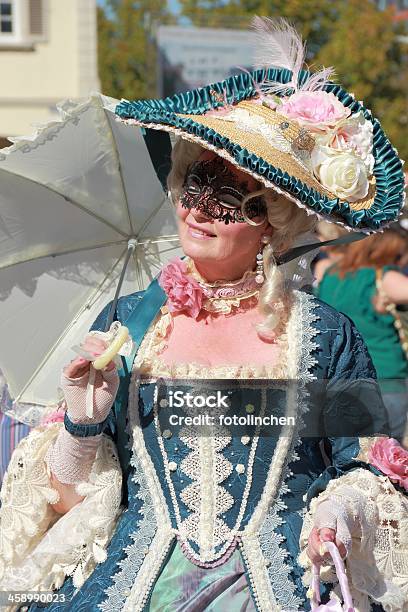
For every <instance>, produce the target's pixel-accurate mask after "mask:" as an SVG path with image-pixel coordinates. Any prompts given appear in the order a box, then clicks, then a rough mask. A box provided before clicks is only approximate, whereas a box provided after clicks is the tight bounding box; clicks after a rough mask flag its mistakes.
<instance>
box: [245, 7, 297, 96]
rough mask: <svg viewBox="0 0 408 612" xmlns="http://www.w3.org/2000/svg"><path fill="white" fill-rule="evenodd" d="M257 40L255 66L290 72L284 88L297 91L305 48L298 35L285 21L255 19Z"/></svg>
mask: <svg viewBox="0 0 408 612" xmlns="http://www.w3.org/2000/svg"><path fill="white" fill-rule="evenodd" d="M252 27H253V28H254V30H255V33H256V38H257V41H256V42H257V50H256V53H255V58H254V60H255V65H256V66H266V67H270V66H276V67H277V68H287V69H288V70H290V71H291V72H292V80H291V82H290V83H287V84H286V85H285V88H286V89H287V88H288V87H294V88H295V89H297V84H298V77H299V72H300V71H301V69H302V66H303V63H304V61H305V53H306V46H305V45H304V43H303V41H302V38H301V36H300V34H299V33H298V32H297V31H296V30H295V28H294V27H293V26H292V25H290V23H288V22H287V21H286V20H285V19H282V18H280V19H270V18H269V17H255V18H254V19H253V21H252Z"/></svg>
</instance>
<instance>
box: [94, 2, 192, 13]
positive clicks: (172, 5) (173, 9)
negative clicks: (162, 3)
mask: <svg viewBox="0 0 408 612" xmlns="http://www.w3.org/2000/svg"><path fill="white" fill-rule="evenodd" d="M97 4H98V5H99V6H103V5H104V4H105V0H97ZM167 4H168V5H169V8H170V10H171V12H172V13H178V12H179V10H180V6H179V3H178V1H177V0H167Z"/></svg>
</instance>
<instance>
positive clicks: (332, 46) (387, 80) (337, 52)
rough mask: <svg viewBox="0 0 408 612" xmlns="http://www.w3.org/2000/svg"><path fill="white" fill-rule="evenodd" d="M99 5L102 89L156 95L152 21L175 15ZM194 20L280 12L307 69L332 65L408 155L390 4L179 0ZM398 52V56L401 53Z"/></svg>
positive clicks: (155, 7) (405, 80) (407, 76)
mask: <svg viewBox="0 0 408 612" xmlns="http://www.w3.org/2000/svg"><path fill="white" fill-rule="evenodd" d="M106 4H107V8H106V10H102V9H100V10H99V65H100V77H101V81H102V86H103V91H104V92H105V93H107V94H109V95H112V96H114V97H118V98H120V97H122V96H123V97H126V98H143V97H151V96H153V97H154V96H155V95H156V83H155V75H156V53H157V51H156V49H155V45H154V42H153V40H152V38H153V34H154V33H153V32H152V29H153V25H154V24H155V23H174V22H175V18H174V16H172V15H171V14H170V13H169V11H168V10H167V7H166V3H165V2H159V1H157V0H141V1H139V2H134V1H133V2H132V1H131V0H122V1H120V0H110V1H107V3H106ZM179 5H180V9H181V13H182V15H183V16H184V18H185V19H188V20H189V21H190V22H191V23H192V24H193V25H197V26H202V27H224V28H247V27H248V26H249V23H250V20H251V17H252V16H253V15H267V16H269V17H286V18H287V19H289V20H290V21H291V22H292V23H294V25H295V26H296V27H297V28H298V29H299V31H300V32H301V33H302V35H303V37H304V38H305V39H306V40H307V41H308V56H307V61H308V64H309V66H311V67H312V69H315V68H317V67H319V66H320V65H321V64H322V62H324V65H326V66H330V65H333V66H335V68H336V74H337V78H338V81H339V83H341V84H342V85H343V86H344V87H345V88H346V89H348V90H349V91H352V92H353V93H354V94H355V96H356V98H357V99H358V100H360V99H362V100H364V103H365V105H366V106H367V107H368V108H371V109H372V111H373V113H374V115H376V116H378V117H379V118H380V120H381V122H382V124H383V126H384V128H385V130H386V132H387V134H388V135H389V137H390V138H391V140H392V141H393V142H394V143H395V144H396V146H397V148H398V150H399V153H400V155H401V156H402V157H403V158H406V157H407V156H408V140H407V139H406V138H405V137H404V131H405V130H406V127H407V124H408V111H407V88H408V68H407V63H406V61H405V62H404V59H406V55H407V53H408V47H407V45H406V43H405V49H404V46H403V45H404V43H401V42H399V41H398V38H397V34H398V32H397V28H396V26H395V24H394V22H393V19H392V16H393V13H392V9H388V10H386V11H379V10H378V9H377V7H376V6H375V4H374V3H373V2H372V1H371V0H331V1H330V2H322V0H179ZM404 54H405V58H404Z"/></svg>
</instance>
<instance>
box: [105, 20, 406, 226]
mask: <svg viewBox="0 0 408 612" xmlns="http://www.w3.org/2000/svg"><path fill="white" fill-rule="evenodd" d="M255 27H256V28H257V31H258V37H259V49H260V56H259V61H258V65H264V66H269V67H265V68H263V69H259V70H255V71H253V72H248V73H241V74H238V75H237V76H232V77H230V78H228V79H226V80H224V81H221V82H219V83H214V84H211V85H208V86H207V87H202V88H199V89H194V90H191V91H187V92H185V93H180V94H177V95H174V96H172V97H168V98H165V99H163V100H136V101H128V100H122V101H121V103H120V104H119V105H118V107H117V109H116V113H117V115H118V116H119V117H120V118H121V119H122V120H124V121H129V122H131V123H136V124H138V125H140V126H143V127H146V128H152V129H155V130H165V131H168V132H172V133H174V134H176V135H178V136H180V137H182V138H184V139H186V140H189V141H192V142H195V143H198V144H200V145H201V146H202V147H204V148H205V149H209V150H212V151H215V152H216V153H217V154H218V155H220V156H221V157H223V158H225V159H227V160H228V161H230V162H231V163H233V164H234V165H235V166H237V167H238V168H240V169H242V170H244V171H245V172H247V173H248V174H250V175H251V176H253V177H254V178H255V179H257V180H258V181H259V182H260V183H261V184H263V185H265V187H269V188H272V189H275V190H276V191H277V192H279V193H281V194H284V195H285V196H286V197H287V198H289V199H290V200H292V201H294V202H295V203H296V204H297V205H299V206H300V207H303V208H305V209H306V210H307V211H308V212H310V213H315V214H316V215H318V216H319V217H320V218H322V219H326V220H328V221H331V222H335V223H340V224H342V225H344V226H345V227H347V228H349V229H354V230H359V231H362V232H366V233H369V232H373V231H376V230H379V229H381V228H382V227H385V226H387V225H388V224H389V223H390V222H391V221H394V220H396V219H397V217H398V216H399V214H400V211H401V208H402V206H403V202H404V174H403V170H402V162H401V160H400V159H399V157H398V154H397V151H396V149H395V148H394V147H393V146H392V145H391V143H390V141H389V140H388V138H387V137H386V135H385V134H384V132H383V130H382V129H381V125H380V123H379V121H378V120H377V119H375V118H374V117H373V116H372V114H371V112H370V111H369V110H368V109H367V108H365V107H364V105H363V104H362V102H358V101H357V100H355V99H354V96H353V94H351V93H348V92H347V91H345V90H344V89H343V88H342V87H340V86H339V85H336V84H334V83H333V82H331V81H330V80H329V77H330V76H331V75H332V74H333V70H332V69H331V68H329V69H323V70H321V71H319V72H316V73H312V72H310V71H308V70H303V69H302V66H303V62H304V54H305V46H304V44H303V42H302V40H301V38H300V36H299V35H298V34H297V32H296V31H295V30H294V29H293V28H292V27H291V26H290V25H288V24H287V23H286V22H284V21H283V20H277V21H276V20H275V21H272V20H267V19H260V18H256V20H255Z"/></svg>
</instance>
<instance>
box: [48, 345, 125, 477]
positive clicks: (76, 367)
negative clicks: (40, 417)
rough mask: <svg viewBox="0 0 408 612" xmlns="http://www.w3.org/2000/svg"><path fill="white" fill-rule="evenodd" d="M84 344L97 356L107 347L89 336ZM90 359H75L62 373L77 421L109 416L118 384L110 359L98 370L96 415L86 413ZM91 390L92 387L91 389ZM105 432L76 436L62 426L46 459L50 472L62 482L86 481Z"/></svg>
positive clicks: (98, 420) (99, 420) (96, 420)
mask: <svg viewBox="0 0 408 612" xmlns="http://www.w3.org/2000/svg"><path fill="white" fill-rule="evenodd" d="M82 348H83V349H84V350H85V351H87V352H89V353H92V354H93V355H95V357H97V356H98V355H100V354H101V353H102V352H103V351H104V350H105V348H106V346H105V343H104V342H103V341H102V340H100V339H98V338H95V337H94V336H87V337H86V339H85V342H84V344H83V345H82ZM90 366H91V364H90V362H89V361H88V360H86V359H84V358H82V357H77V358H76V359H74V360H73V361H72V362H71V363H70V364H69V365H68V366H67V367H66V368H64V371H63V373H62V376H61V387H62V390H63V392H64V397H65V401H66V404H67V413H68V416H69V418H70V420H71V421H72V422H74V423H80V424H89V423H95V424H96V423H102V422H103V421H104V420H105V419H106V417H107V416H108V414H109V412H110V409H111V407H112V404H113V402H114V400H115V397H116V393H117V391H118V387H119V376H118V372H117V370H116V366H115V364H114V363H113V362H110V363H109V364H108V365H107V367H106V368H105V369H104V370H101V371H99V370H98V371H95V380H94V384H93V387H94V388H93V392H92V394H91V399H92V400H93V417H92V418H90V417H88V416H87V415H86V401H87V396H88V397H89V389H88V381H89V375H90ZM91 391H92V390H91ZM101 437H102V434H100V435H97V436H91V437H84V438H82V437H76V436H73V435H71V434H70V433H69V432H68V431H66V429H65V428H61V431H60V432H59V434H58V437H57V439H56V441H55V443H54V445H53V446H51V447H50V449H49V451H48V453H47V456H46V461H47V463H48V466H49V468H50V470H51V472H52V473H53V474H54V475H55V476H56V478H57V479H58V480H59V482H62V483H64V484H77V483H79V482H82V481H86V480H87V479H88V477H89V473H90V471H91V469H92V465H93V462H94V461H95V457H96V452H97V449H98V446H99V443H100V440H101Z"/></svg>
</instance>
